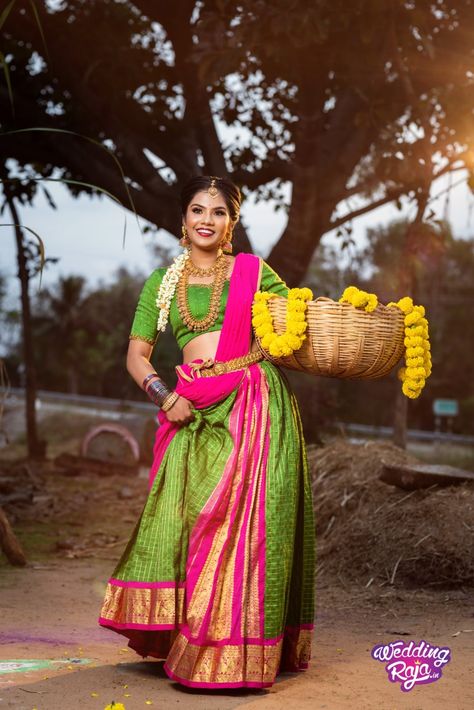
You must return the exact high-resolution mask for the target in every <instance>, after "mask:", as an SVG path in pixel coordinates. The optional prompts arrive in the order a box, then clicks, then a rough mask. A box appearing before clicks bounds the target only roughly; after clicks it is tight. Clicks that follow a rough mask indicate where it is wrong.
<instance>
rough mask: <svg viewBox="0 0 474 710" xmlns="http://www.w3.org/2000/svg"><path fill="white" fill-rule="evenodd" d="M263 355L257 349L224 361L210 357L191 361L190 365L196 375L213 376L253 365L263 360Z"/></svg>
mask: <svg viewBox="0 0 474 710" xmlns="http://www.w3.org/2000/svg"><path fill="white" fill-rule="evenodd" d="M263 357H264V356H263V354H262V353H261V352H259V351H258V350H256V351H254V352H250V353H247V355H242V356H241V357H234V358H233V359H232V360H225V361H224V362H214V360H213V359H212V358H211V357H210V358H208V359H207V360H204V362H191V363H190V367H191V369H192V370H193V371H194V373H195V377H213V376H214V375H223V374H224V373H225V372H233V371H234V370H242V369H243V368H244V367H247V365H253V364H254V363H255V362H259V361H260V360H263Z"/></svg>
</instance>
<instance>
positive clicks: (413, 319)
mask: <svg viewBox="0 0 474 710" xmlns="http://www.w3.org/2000/svg"><path fill="white" fill-rule="evenodd" d="M421 317H422V316H421V315H420V314H419V313H418V312H417V311H415V310H413V311H412V312H411V313H407V315H406V316H405V325H412V323H418V321H419V320H420V318H421Z"/></svg>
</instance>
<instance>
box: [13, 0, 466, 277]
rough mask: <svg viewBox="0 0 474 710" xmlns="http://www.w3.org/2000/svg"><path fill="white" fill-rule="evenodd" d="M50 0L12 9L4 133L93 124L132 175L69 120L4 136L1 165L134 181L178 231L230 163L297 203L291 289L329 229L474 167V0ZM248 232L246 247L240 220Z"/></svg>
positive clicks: (140, 207) (90, 179)
mask: <svg viewBox="0 0 474 710" xmlns="http://www.w3.org/2000/svg"><path fill="white" fill-rule="evenodd" d="M37 4H38V3H37ZM40 5H41V6H40V8H39V10H40V11H39V13H38V16H39V23H38V21H37V19H36V17H35V14H34V12H33V11H32V9H31V4H30V3H28V2H26V1H24V2H22V1H21V0H17V2H14V3H12V4H11V9H10V12H9V14H8V15H6V16H4V17H3V27H2V30H3V35H4V39H3V44H2V53H3V55H2V56H3V58H4V59H3V66H4V77H5V80H4V81H3V82H2V83H1V85H0V107H1V115H2V116H3V118H2V122H1V127H2V130H3V131H4V132H5V131H11V130H18V129H25V128H31V127H35V126H36V127H38V126H41V127H47V128H50V129H61V130H69V131H74V132H75V133H78V134H81V135H82V136H87V137H88V138H90V139H93V141H97V142H98V143H100V144H103V145H105V146H107V147H108V148H109V149H110V150H111V151H112V152H113V155H114V156H116V157H117V158H118V159H119V161H120V164H121V165H122V166H123V170H124V173H125V181H124V180H123V179H122V176H121V173H120V170H119V169H118V166H117V164H116V162H114V160H113V158H112V157H111V155H110V154H108V153H107V152H106V151H104V150H101V149H100V147H99V146H98V145H97V144H96V143H95V142H93V141H87V140H85V139H80V138H76V137H73V136H68V135H60V134H57V133H44V132H42V133H37V132H27V133H16V134H13V135H8V136H4V137H3V139H2V141H0V153H1V160H2V162H3V163H4V164H5V162H6V161H7V160H8V159H9V158H15V159H16V160H17V161H18V163H19V164H20V166H21V171H20V174H21V175H23V176H29V177H30V178H33V177H48V178H50V177H51V176H53V175H54V176H56V175H57V174H59V176H60V177H62V178H64V179H69V180H75V181H77V182H87V183H91V184H95V185H99V186H100V187H101V188H103V189H104V190H107V191H108V192H109V193H112V194H113V195H115V196H116V197H117V198H118V199H120V200H121V201H122V203H123V204H127V205H130V200H129V194H128V192H127V189H128V190H129V191H130V195H131V197H132V199H133V203H134V205H135V207H136V210H137V212H138V213H139V214H140V215H142V216H143V217H144V218H146V219H147V220H149V221H150V222H151V223H152V224H153V225H156V228H158V229H165V230H167V231H169V232H170V233H172V234H175V235H176V236H177V237H179V201H178V195H179V190H180V186H181V184H182V183H183V182H184V181H185V180H186V179H187V178H188V177H189V176H190V175H192V174H196V173H205V174H213V175H223V174H228V175H230V177H232V178H233V179H234V180H235V181H236V182H237V183H238V184H239V185H240V186H241V187H242V190H243V193H244V195H246V196H248V195H249V194H250V193H251V192H255V193H256V195H257V197H258V199H267V198H269V197H272V198H273V199H275V200H276V203H277V207H278V208H282V209H285V210H286V211H287V213H288V222H287V225H286V228H285V229H284V232H283V234H282V235H281V237H280V239H279V240H278V241H277V243H276V244H275V246H274V247H273V250H272V252H271V254H270V255H269V257H268V260H269V262H270V263H271V264H272V266H273V267H274V268H275V269H276V270H277V271H278V272H279V273H280V274H281V275H282V276H283V277H284V278H286V280H287V281H288V282H289V283H290V284H292V285H296V283H298V282H300V281H301V279H302V278H303V277H304V275H305V272H306V269H307V266H308V264H309V262H310V259H311V256H312V255H313V253H314V250H315V249H316V247H317V246H318V244H319V241H320V239H321V236H322V235H323V234H325V233H326V232H327V231H329V230H331V229H334V228H335V227H336V228H340V229H341V230H343V231H344V230H346V231H348V232H349V233H350V230H351V220H352V219H354V218H355V217H357V216H358V215H360V214H363V213H365V212H368V211H370V210H372V209H374V208H375V207H378V206H380V205H382V204H386V203H388V202H396V203H397V204H400V201H401V200H403V199H405V198H408V199H411V200H418V199H420V197H422V196H424V198H425V201H426V198H427V195H428V193H429V190H430V188H431V185H432V182H433V180H434V179H436V177H439V176H441V175H443V174H445V173H446V172H449V171H452V170H457V169H461V168H466V167H467V168H468V169H469V170H470V171H472V168H473V165H474V160H473V155H474V152H473V150H474V134H473V131H474V128H473V111H474V108H473V106H472V100H471V97H472V87H473V81H474V73H473V58H474V46H473V44H472V37H471V28H472V27H473V26H474V4H473V3H472V1H471V0H431V1H429V0H416V1H414V0H402V1H400V0H354V2H351V3H347V2H343V0H331V1H329V0H316V1H314V2H308V0H252V2H249V1H248V0H239V2H234V1H233V0H209V1H208V0H197V1H196V0H177V1H176V2H174V3H164V2H160V3H157V2H151V0H133V2H127V1H124V0H121V1H118V0H87V1H86V0H65V1H64V2H62V3H60V4H58V3H55V4H53V3H51V2H43V3H41V4H40ZM9 82H10V83H11V87H12V88H11V93H10V91H9ZM11 99H13V109H12V105H11ZM55 171H56V172H55ZM288 185H290V186H291V191H290V192H291V198H290V201H289V202H287V201H286V199H285V194H286V193H285V190H284V188H285V187H286V186H288ZM69 189H70V190H71V191H72V192H73V193H74V194H78V193H80V192H82V191H84V190H86V191H89V190H90V188H88V187H86V186H84V185H81V184H72V183H71V184H69ZM33 196H34V190H30V192H29V194H28V199H33ZM236 243H237V251H239V250H242V249H245V250H250V244H249V241H248V237H247V235H246V232H245V229H244V226H243V225H241V226H240V228H239V230H238V231H236Z"/></svg>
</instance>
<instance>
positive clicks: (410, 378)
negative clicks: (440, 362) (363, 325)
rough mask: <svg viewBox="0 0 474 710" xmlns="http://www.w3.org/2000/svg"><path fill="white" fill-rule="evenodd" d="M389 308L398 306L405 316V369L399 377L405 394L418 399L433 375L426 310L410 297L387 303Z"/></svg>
mask: <svg viewBox="0 0 474 710" xmlns="http://www.w3.org/2000/svg"><path fill="white" fill-rule="evenodd" d="M387 306H389V307H392V308H393V307H394V306H396V307H397V308H399V309H400V310H401V311H402V312H403V314H404V316H405V339H404V341H403V342H404V345H405V367H402V368H400V370H399V371H398V377H399V379H400V380H401V382H402V391H403V394H404V395H406V396H407V397H409V398H410V399H416V398H417V397H419V396H420V393H421V390H422V389H423V387H424V386H425V383H426V380H427V379H428V377H429V376H430V375H431V345H430V338H429V330H428V320H427V318H426V317H425V309H424V307H423V306H415V305H414V304H413V301H412V299H411V298H410V297H409V296H405V298H401V299H400V300H399V301H398V302H397V303H394V302H391V303H387Z"/></svg>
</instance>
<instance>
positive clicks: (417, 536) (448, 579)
mask: <svg viewBox="0 0 474 710" xmlns="http://www.w3.org/2000/svg"><path fill="white" fill-rule="evenodd" d="M308 458H309V463H310V469H311V474H312V488H313V499H314V506H315V517H316V561H317V565H316V573H317V575H318V576H319V575H323V576H326V575H328V576H332V575H336V576H338V577H339V579H340V580H344V579H346V580H347V581H349V580H350V581H356V582H358V583H359V584H363V585H364V586H370V585H371V584H372V583H373V582H377V583H378V584H396V585H399V586H402V585H403V586H405V587H407V588H414V587H419V586H428V585H429V586H432V587H439V588H452V587H456V586H459V585H461V584H464V585H474V485H473V484H472V483H462V484H460V485H457V486H448V487H443V488H441V487H438V486H432V487H431V488H427V489H424V490H416V491H411V492H407V491H404V490H401V489H399V488H396V487H394V486H389V485H387V484H386V483H382V482H381V481H379V480H378V476H379V474H380V472H381V470H382V463H381V462H382V460H384V461H387V462H391V463H398V464H401V463H420V461H419V460H418V459H416V458H415V457H414V456H411V455H409V454H407V453H406V452H405V451H403V450H401V449H398V448H397V447H395V446H394V445H393V444H390V443H387V442H366V443H365V444H363V445H357V444H350V443H348V442H346V441H344V440H336V441H334V442H332V443H330V444H328V445H327V446H325V447H324V448H320V449H317V448H313V447H309V448H308Z"/></svg>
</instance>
